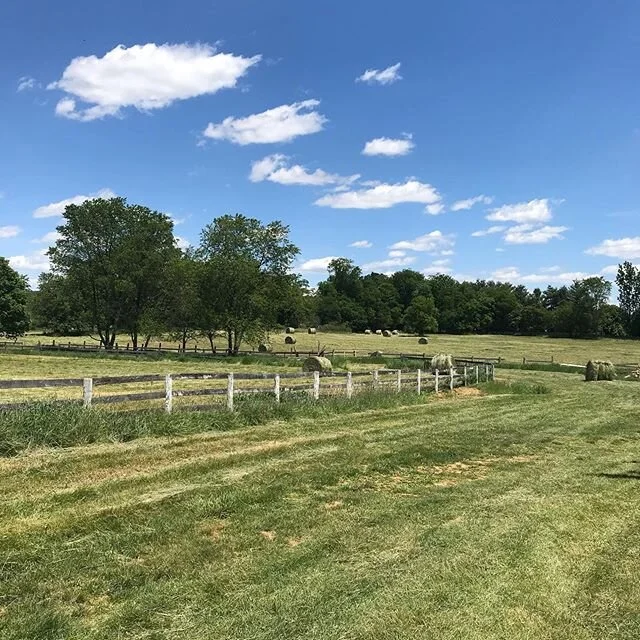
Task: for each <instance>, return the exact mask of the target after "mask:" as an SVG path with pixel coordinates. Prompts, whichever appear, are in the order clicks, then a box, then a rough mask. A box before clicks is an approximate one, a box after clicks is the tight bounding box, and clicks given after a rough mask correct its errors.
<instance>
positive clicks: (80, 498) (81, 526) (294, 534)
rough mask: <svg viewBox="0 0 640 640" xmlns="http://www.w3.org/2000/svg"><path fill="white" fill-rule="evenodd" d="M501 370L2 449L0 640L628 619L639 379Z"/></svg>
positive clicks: (577, 632)
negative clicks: (123, 438)
mask: <svg viewBox="0 0 640 640" xmlns="http://www.w3.org/2000/svg"><path fill="white" fill-rule="evenodd" d="M500 375H501V376H503V377H506V378H509V379H516V380H524V381H535V382H540V381H542V382H543V383H544V384H546V385H547V386H548V387H549V388H550V389H552V392H551V393H550V394H546V395H534V394H528V393H506V394H504V393H503V394H501V395H485V396H467V397H465V396H459V397H455V398H454V397H450V396H445V397H443V398H438V399H436V398H434V397H431V398H430V399H429V400H426V401H424V402H423V403H421V404H420V405H413V406H406V407H403V406H390V407H386V408H381V409H375V410H368V411H364V410H359V411H357V412H355V413H351V414H349V415H348V416H347V415H342V414H340V415H338V414H334V413H328V414H327V415H324V416H323V415H322V414H315V415H314V417H313V418H305V417H303V416H299V417H294V418H293V419H290V420H286V421H284V420H279V421H269V422H268V423H266V424H262V425H256V426H253V427H252V426H243V427H241V428H236V429H232V430H230V431H226V432H215V431H207V420H208V417H207V415H206V414H198V415H197V416H194V417H193V419H194V420H200V421H202V422H201V423H199V424H198V425H196V426H198V427H199V429H198V430H199V431H200V433H191V434H189V435H185V436H179V435H175V434H174V435H172V436H170V437H152V438H143V439H137V440H134V441H131V442H128V443H104V444H96V445H91V446H78V447H72V448H68V449H42V450H37V451H31V452H28V453H24V454H20V455H17V456H14V457H6V458H0V495H1V496H2V499H1V500H0V558H1V559H2V562H0V638H3V639H5V638H6V639H18V638H19V639H21V640H22V639H23V638H47V639H50V640H54V639H55V640H57V639H62V638H64V639H65V640H66V639H74V640H75V639H91V640H97V639H100V640H107V639H116V638H118V639H119V638H135V639H138V638H139V639H142V638H145V639H147V638H154V639H160V638H162V639H165V638H166V639H169V638H171V639H183V638H184V639H185V640H186V639H189V640H199V639H205V638H206V639H212V640H213V639H221V638H228V639H234V640H237V639H245V638H246V639H249V638H250V639H252V640H259V639H265V640H266V639H269V640H271V639H273V638H278V639H289V638H291V639H293V638H295V639H304V638H309V639H311V638H313V639H325V638H326V639H329V638H331V639H338V638H340V639H349V640H355V639H363V640H364V639H367V640H368V639H385V640H387V639H388V640H392V639H393V640H398V639H405V638H407V639H413V638H435V639H445V638H446V639H454V638H455V639H466V638H468V639H473V640H477V639H498V638H500V639H505V640H506V639H509V640H511V639H513V638H530V639H534V638H535V639H542V638H544V639H549V640H551V639H553V640H558V639H567V640H569V639H571V640H576V639H577V640H583V639H584V640H586V639H589V640H596V639H597V640H601V639H603V638H637V637H639V636H640V613H639V612H640V581H638V579H637V576H638V572H639V570H640V493H639V492H638V487H639V486H640V485H639V484H638V482H640V463H639V462H638V460H640V438H639V431H638V419H637V416H638V413H637V407H638V403H639V401H640V385H637V384H632V383H627V382H623V381H619V382H613V383H591V384H585V383H583V382H581V381H580V378H579V377H578V376H575V375H574V376H572V375H567V374H554V373H539V372H522V371H503V372H500ZM490 391H491V389H490ZM494 391H495V390H494ZM506 391H508V389H507V390H506ZM176 419H177V417H176Z"/></svg>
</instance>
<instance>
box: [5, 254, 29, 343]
mask: <svg viewBox="0 0 640 640" xmlns="http://www.w3.org/2000/svg"><path fill="white" fill-rule="evenodd" d="M28 290H29V287H28V285H27V279H26V278H25V277H24V276H21V275H20V274H19V273H18V272H17V271H15V270H14V269H13V268H12V267H11V265H10V264H9V261H8V260H6V259H5V258H0V336H2V337H3V338H16V337H18V336H21V335H22V334H23V333H24V332H25V331H26V330H27V329H28V328H29V315H28V314H27V293H28Z"/></svg>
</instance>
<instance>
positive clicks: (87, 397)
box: [82, 378, 93, 409]
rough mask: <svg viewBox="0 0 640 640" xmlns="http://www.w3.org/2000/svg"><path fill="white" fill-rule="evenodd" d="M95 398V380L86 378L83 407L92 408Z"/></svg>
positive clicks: (83, 382) (83, 390)
mask: <svg viewBox="0 0 640 640" xmlns="http://www.w3.org/2000/svg"><path fill="white" fill-rule="evenodd" d="M92 398H93V378H85V379H84V380H83V381H82V406H83V407H84V408H85V409H89V408H91V399H92Z"/></svg>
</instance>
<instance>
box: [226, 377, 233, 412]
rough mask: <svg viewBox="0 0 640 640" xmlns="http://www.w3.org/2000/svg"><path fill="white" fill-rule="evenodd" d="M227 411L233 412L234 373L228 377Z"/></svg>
mask: <svg viewBox="0 0 640 640" xmlns="http://www.w3.org/2000/svg"><path fill="white" fill-rule="evenodd" d="M227 409H229V411H233V373H230V374H229V375H228V376H227Z"/></svg>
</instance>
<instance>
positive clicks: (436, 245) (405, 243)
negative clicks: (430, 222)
mask: <svg viewBox="0 0 640 640" xmlns="http://www.w3.org/2000/svg"><path fill="white" fill-rule="evenodd" d="M454 245H455V240H454V237H453V236H452V235H446V234H444V233H442V231H431V232H430V233H425V234H424V235H423V236H418V237H417V238H415V239H414V240H401V241H400V242H396V243H395V244H392V245H391V247H390V248H391V249H392V250H396V251H425V252H427V253H439V254H440V255H443V256H444V255H451V254H452V253H453V247H454Z"/></svg>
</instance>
